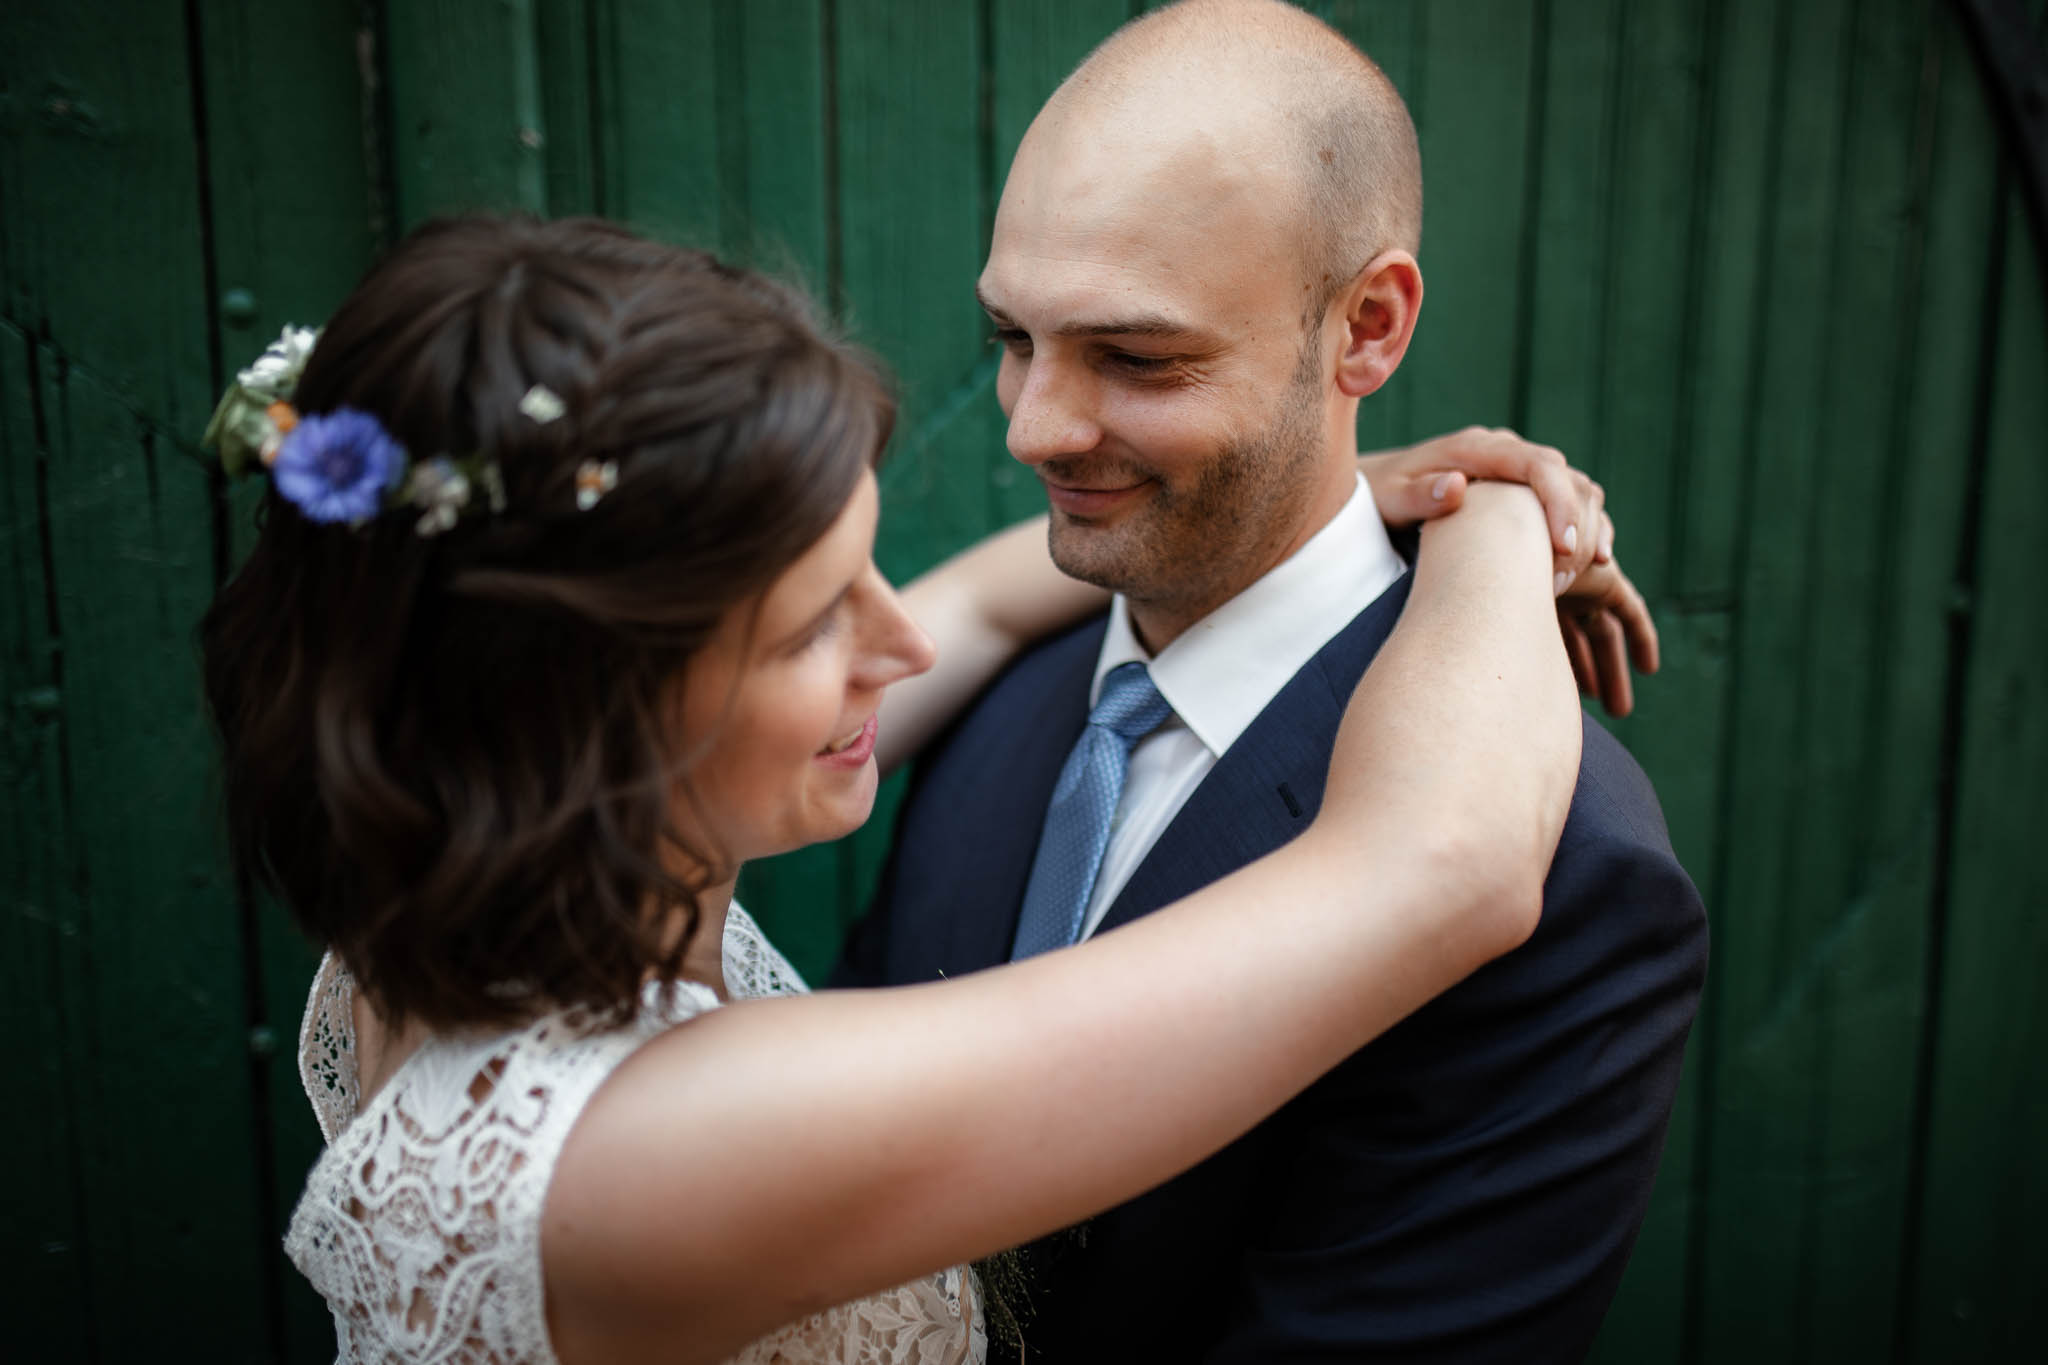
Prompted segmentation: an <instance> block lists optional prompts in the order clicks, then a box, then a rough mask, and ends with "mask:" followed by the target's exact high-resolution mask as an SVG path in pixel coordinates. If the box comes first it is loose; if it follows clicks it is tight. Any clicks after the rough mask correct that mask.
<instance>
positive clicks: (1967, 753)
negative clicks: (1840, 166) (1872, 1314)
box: [1907, 193, 2048, 1362]
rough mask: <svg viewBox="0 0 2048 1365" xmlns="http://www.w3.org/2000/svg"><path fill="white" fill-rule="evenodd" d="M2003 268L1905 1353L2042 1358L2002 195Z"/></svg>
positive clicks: (2043, 548)
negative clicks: (2039, 1355)
mask: <svg viewBox="0 0 2048 1365" xmlns="http://www.w3.org/2000/svg"><path fill="white" fill-rule="evenodd" d="M2003 197H2004V198H2005V199H2006V204H2005V205H2004V206H2003V211H2004V213H2005V220H2006V221H2005V223H2004V226H2003V238H2004V247H2005V250H2004V259H2003V261H2002V262H2001V267H2002V268H2001V271H2000V275H1999V279H2000V286H1999V290H1998V303H1997V305H1996V308H1997V329H1996V332H1995V345H1996V358H1995V360H1994V361H1993V362H1992V363H1993V364H1994V365H1995V370H1994V378H1993V383H1992V386H1991V389H1990V399H1991V405H1990V410H1989V413H1988V414H1987V415H1988V421H1987V424H1986V429H1985V433H1984V438H1985V440H1986V443H1987V445H1986V458H1985V466H1984V483H1983V495H1982V503H1981V520H1980V522H1979V527H1980V532H1981V534H1980V538H1979V539H1978V541H1977V543H1976V546H1975V553H1974V555H1973V556H1972V561H1971V564H1970V571H1971V573H1972V575H1973V581H1972V586H1973V588H1974V591H1973V592H1972V593H1971V595H1970V596H1969V597H1968V598H1967V599H1966V600H1963V601H1960V602H1959V603H1958V606H1959V607H1960V608H1962V609H1963V610H1966V611H1967V612H1968V613H1969V616H1970V621H1969V629H1968V638H1969V641H1970V650H1969V655H1968V658H1967V675H1966V682H1965V685H1964V687H1963V689H1962V691H1963V695H1964V705H1963V711H1962V715H1961V717H1960V719H1961V721H1962V734H1961V752H1960V753H1959V754H1958V755H1957V759H1958V769H1957V773H1956V793H1955V799H1956V807H1955V817H1954V818H1955V824H1954V845H1953V851H1952V856H1951V860H1950V868H1949V883H1948V888H1947V889H1948V899H1947V916H1946V920H1945V923H1944V925H1943V926H1942V927H1943V929H1944V931H1945V942H1944V945H1943V954H1942V958H1941V963H1940V965H1941V975H1940V978H1939V983H1938V988H1939V992H1940V994H1939V1000H1940V1011H1939V1014H1938V1016H1937V1018H1936V1019H1935V1021H1934V1023H1935V1029H1936V1032H1935V1035H1934V1037H1935V1048H1934V1065H1933V1067H1932V1077H1933V1093H1932V1094H1931V1095H1930V1096H1929V1097H1928V1103H1929V1105H1930V1114H1929V1131H1928V1150H1927V1181H1926V1188H1925V1194H1924V1203H1923V1208H1922V1214H1921V1221H1920V1228H1921V1237H1920V1239H1919V1242H1918V1244H1917V1246H1916V1247H1915V1252H1916V1254H1917V1258H1918V1264H1917V1266H1916V1270H1917V1275H1916V1282H1915V1283H1913V1284H1910V1285H1908V1286H1907V1290H1908V1293H1909V1294H1911V1296H1912V1299H1913V1308H1914V1310H1915V1317H1914V1321H1913V1324H1912V1327H1913V1330H1912V1333H1911V1336H1910V1338H1909V1340H1910V1346H1911V1354H1910V1356H1909V1357H1908V1358H1910V1359H1915V1360H1925V1361H1945V1362H1946V1361H1953V1362H1979V1361H1981V1362H1991V1361H2005V1360H2021V1359H2026V1358H2028V1357H2029V1356H2030V1355H2031V1354H2032V1353H2033V1352H2034V1351H2035V1349H2036V1348H2037V1347H2038V1345H2039V1343H2040V1340H2041V1328H2042V1321H2043V1314H2044V1311H2048V1310H2044V1309H2043V1308H2042V1306H2041V1297H2040V1286H2041V1284H2042V1283H2043V1281H2044V1278H2048V1254H2044V1251H2043V1245H2042V1240H2041V1236H2040V1227H2041V1223H2042V1219H2043V1218H2044V1216H2048V1171H2044V1170H2043V1167H2042V1163H2041V1153H2042V1151H2043V1150H2044V1148H2048V1095H2044V1092H2043V1089H2042V1087H2041V1086H2040V1084H2039V1083H2038V1079H2039V1076H2040V1070H2041V1061H2040V1059H2041V1056H2042V1052H2043V1049H2044V1048H2048V1007H2044V1005H2043V1003H2042V996H2041V993H2040V992H2039V991H2038V990H2037V989H2036V988H2035V983H2036V982H2037V981H2038V980H2039V979H2040V976H2041V973H2042V970H2043V967H2044V966H2048V921H2044V919H2043V917H2042V915H2041V914H2040V913H2039V911H2040V908H2041V907H2042V906H2043V905H2044V904H2048V873H2044V871H2043V863H2042V861H2041V856H2040V839H2041V830H2042V827H2043V823H2044V817H2048V776H2044V774H2048V634H2044V632H2043V631H2042V629H2041V606H2040V600H2039V598H2040V585H2041V584H2042V582H2043V581H2044V577H2043V575H2044V573H2048V537H2044V536H2043V535H2042V533H2041V528H2040V526H2039V523H2038V518H2039V516H2040V515H2041V510H2042V509H2043V508H2044V507H2048V477H2044V469H2043V463H2042V459H2041V452H2042V448H2043V441H2042V432H2043V431H2044V430H2048V391H2044V389H2043V387H2042V382H2041V376H2042V373H2043V371H2044V370H2048V327H2044V325H2043V316H2042V310H2041V308H2040V307H2039V301H2040V299H2041V297H2042V288H2043V280H2042V272H2041V266H2040V263H2039V262H2038V261H2035V260H2032V259H2030V251H2029V248H2028V247H2027V245H2026V236H2027V234H2026V231H2025V225H2024V222H2023V220H2022V217H2021V212H2020V209H2019V205H2018V200H2017V196H2016V195H2013V194H2010V193H2008V194H2007V195H2006V196H2003Z"/></svg>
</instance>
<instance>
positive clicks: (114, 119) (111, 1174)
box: [0, 5, 269, 1359]
mask: <svg viewBox="0 0 2048 1365" xmlns="http://www.w3.org/2000/svg"><path fill="white" fill-rule="evenodd" d="M185 18H186V16H185V14H184V12H182V11H180V10H177V9H167V8H165V7H163V6H144V5H123V6H119V7H116V8H115V9H114V10H112V11H110V10H109V9H108V8H107V7H104V6H103V7H82V6H69V7H61V6H60V7H42V6H39V7H15V8H14V9H11V10H9V11H8V12H7V13H6V15H5V16H4V19H0V24H4V28H0V85H4V87H5V88H6V89H7V90H8V91H10V92H20V95H21V97H22V98H24V99H25V100H27V101H30V102H31V104H30V106H29V107H32V108H34V109H35V110H36V111H37V113H36V116H34V117H31V118H26V119H23V120H22V121H20V122H19V123H15V124H13V125H11V126H10V128H9V129H8V141H9V143H10V144H11V150H10V153H9V157H8V162H7V168H8V175H9V180H8V183H7V186H6V194H7V196H8V200H9V203H10V205H13V204H24V205H29V206H32V209H33V214H32V216H24V217H23V218H20V219H17V218H15V217H14V216H13V214H12V213H10V219H9V231H8V273H9V287H8V298H9V307H10V308H11V309H15V308H18V309H20V310H21V311H22V313H23V314H25V315H26V316H27V317H28V318H32V319H34V321H33V323H32V324H31V328H32V330H33V331H34V332H35V333H36V334H38V337H39V344H38V345H37V346H36V347H35V348H34V351H33V355H34V369H35V378H34V381H33V383H32V385H31V386H30V390H31V392H32V394H33V397H34V402H35V405H36V408H37V411H38V413H39V414H40V416H39V421H38V423H37V425H38V427H39V429H40V435H39V439H38V442H37V444H38V446H39V448H40V449H41V451H43V452H44V457H45V463H44V470H45V475H44V482H43V484H42V488H41V493H42V498H43V516H44V518H45V519H46V520H45V524H46V526H47V537H48V539H47V551H46V565H47V584H48V592H49V594H50V598H49V600H50V601H51V602H52V603H53V610H51V612H50V617H49V619H50V626H49V630H50V638H51V642H52V644H53V645H60V646H61V654H60V655H58V656H56V657H57V659H58V662H57V663H56V664H55V666H54V668H53V670H52V674H51V676H52V681H53V685H54V687H55V689H56V695H55V697H54V699H53V700H51V701H50V702H49V703H48V705H49V706H50V707H54V708H55V713H54V715H55V718H54V721H52V722H51V723H53V724H54V725H55V726H56V727H57V731H56V732H57V734H58V736H59V737H60V740H61V769H60V776H61V781H62V783H63V786H64V795H63V798H62V800H61V801H60V803H59V805H58V807H57V810H58V811H61V812H63V814H62V815H61V816H60V819H61V822H62V823H61V824H59V825H54V826H51V827H50V828H51V832H53V833H59V832H61V833H62V834H63V835H64V836H65V837H66V839H67V843H66V844H65V845H64V846H62V847H60V848H57V849H53V850H51V852H52V854H53V855H54V856H55V857H57V858H61V859H62V861H63V863H64V864H65V866H66V873H67V875H68V876H69V877H71V878H73V879H74V886H75V888H76V890H75V894H76V897H77V907H78V909H77V918H76V921H75V924H76V934H77V939H76V945H77V946H76V950H75V955H73V954H70V953H67V954H65V955H62V956H60V957H59V958H58V959H57V961H56V962H55V964H54V965H55V966H56V968H57V969H58V972H59V975H58V976H57V978H56V979H55V980H53V981H50V982H48V983H46V985H45V986H44V988H43V990H44V992H46V994H43V995H41V996H40V998H39V1000H38V1005H37V1007H38V1008H43V1009H53V1010H55V1011H56V1014H55V1017H56V1018H58V1019H60V1020H63V1021H66V1022H65V1024H64V1028H65V1031H66V1033H67V1035H68V1036H67V1038H66V1045H67V1047H68V1048H69V1055H67V1056H66V1057H65V1058H64V1060H63V1065H64V1066H65V1067H66V1069H67V1070H68V1071H70V1072H72V1073H73V1074H74V1075H75V1076H76V1078H77V1079H76V1082H75V1084H76V1090H75V1092H74V1093H75V1095H76V1115H77V1130H76V1133H75V1152H76V1156H75V1160H76V1162H77V1163H78V1169H79V1171H80V1174H81V1178H80V1180H79V1183H78V1189H79V1191H81V1192H82V1199H81V1208H82V1212H83V1218H82V1220H81V1227H80V1232H81V1236H80V1240H79V1250H80V1259H81V1261H82V1263H83V1265H84V1267H85V1271H84V1283H85V1285H86V1289H87V1295H88V1302H87V1303H86V1304H85V1305H84V1307H83V1312H82V1314H81V1316H80V1318H79V1319H78V1320H77V1321H74V1322H71V1323H68V1324H62V1325H61V1326H62V1327H63V1329H64V1330H65V1331H68V1332H69V1333H70V1334H71V1340H72V1345H71V1349H69V1350H63V1349H60V1350H59V1351H57V1352H56V1355H57V1356H59V1357H69V1358H76V1357H77V1356H78V1355H79V1354H82V1353H87V1352H90V1353H95V1354H97V1355H98V1356H100V1357H101V1358H105V1359H138V1358H147V1357H148V1356H150V1355H151V1354H154V1353H157V1352H159V1351H160V1350H161V1346H162V1343H163V1342H164V1341H174V1342H177V1343H179V1344H180V1347H181V1348H182V1349H185V1350H188V1351H193V1352H197V1353H199V1354H203V1355H206V1356H208V1357H209V1358H213V1359H250V1358H256V1357H259V1356H260V1355H262V1354H263V1353H265V1352H266V1351H267V1349H268V1345H269V1341H268V1333H267V1331H266V1328H265V1326H264V1317H265V1310H264V1307H263V1303H264V1283H265V1277H264V1269H263V1261H264V1252H263V1250H262V1249H261V1248H260V1247H259V1241H260V1240H263V1239H267V1231H266V1230H265V1229H264V1227H263V1225H262V1219H261V1217H260V1214H259V1209H260V1205H261V1198H260V1193H259V1190H258V1182H257V1181H256V1179H255V1178H254V1177H253V1175H252V1173H251V1170H250V1163H249V1162H247V1161H246V1160H234V1159H223V1154H232V1153H242V1152H246V1151H247V1150H248V1149H249V1146H250V1143H251V1139H252V1136H253V1134H254V1132H255V1131H256V1129H255V1124H254V1117H253V1111H252V1108H251V1098H250V1081H251V1075H250V1068H249V1064H248V1059H247V1050H246V1037H247V1029H246V1003H245V1000H244V998H243V979H242V970H241V965H242V964H241V943H240V941H239V925H238V922H237V916H236V913H235V909H234V900H233V896H232V894H231V892H230V890H229V888H228V887H227V886H226V885H225V878H224V876H223V869H222V866H221V863H220V858H219V850H218V845H217V843H216V841H215V839H214V837H213V836H214V829H213V818H212V812H211V807H210V805H209V804H208V803H206V802H204V801H202V800H197V799H195V793H200V792H203V791H205V789H206V776H205V775H206V773H207V771H208V753H207V749H208V745H207V738H206V734H205V729H204V725H203V722H202V720H201V718H200V711H199V707H198V700H197V695H196V685H195V684H196V676H195V669H194V661H193V658H192V651H191V647H190V629H191V623H192V621H193V620H194V619H196V616H197V614H198V611H199V609H200V607H201V606H202V605H203V604H204V602H205V600H206V597H207V595H208V592H209V591H210V587H211V580H212V573H213V562H212V553H213V552H212V546H213V522H212V517H213V506H212V503H213V500H212V497H211V493H210V490H209V488H208V483H207V479H206V477H205V475H204V474H203V472H202V471H201V469H200V468H199V466H198V465H197V464H196V463H195V462H194V461H192V460H191V459H189V458H188V457H187V455H186V453H185V451H184V448H183V447H182V445H181V442H182V439H183V433H186V432H188V431H192V430H196V429H197V427H198V426H200V425H201V424H203V422H204V420H205V415H206V411H207V408H208V406H209V402H210V397H211V395H210V393H209V390H210V388H211V382H210V370H211V358H210V355H209V348H208V344H207V338H208V307H209V304H210V302H211V300H209V299H208V297H207V295H206V291H205V287H204V281H205V276H206V271H205V258H204V254H203V246H202V242H203V230H204V224H205V222H206V213H205V204H204V203H203V201H202V199H201V196H200V193H199V186H200V165H201V162H200V158H199V151H200V147H199V140H198V129H197V127H196V123H195V110H196V108H197V105H198V102H197V101H196V100H195V91H194V88H193V85H192V73H191V71H190V69H189V68H188V65H187V62H188V58H189V56H190V53H191V48H192V44H191V42H190V36H191V35H189V34H188V33H187V31H186V29H185ZM46 714H48V713H47V712H46ZM138 1124H139V1125H141V1128H138ZM144 1129H146V1132H143V1131H142V1130H144ZM22 1169H27V1168H26V1167H23V1168H22ZM221 1304H234V1305H241V1306H246V1308H245V1310H244V1311H237V1312H233V1313H223V1312H221V1311H220V1308H219V1306H220V1305H221ZM31 1311H33V1312H40V1311H42V1306H41V1305H34V1306H32V1307H31Z"/></svg>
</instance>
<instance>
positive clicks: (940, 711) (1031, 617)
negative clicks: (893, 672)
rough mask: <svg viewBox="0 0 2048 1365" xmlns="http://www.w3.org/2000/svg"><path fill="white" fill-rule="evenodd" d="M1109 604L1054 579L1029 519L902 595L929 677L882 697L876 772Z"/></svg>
mask: <svg viewBox="0 0 2048 1365" xmlns="http://www.w3.org/2000/svg"><path fill="white" fill-rule="evenodd" d="M1108 601H1109V594H1108V593H1106V592H1104V591H1103V590H1102V589H1100V588H1095V587H1090V586H1089V585H1088V584H1086V583H1080V582H1076V581H1075V580H1074V579H1071V578H1069V577H1067V576H1066V575H1065V574H1063V573H1061V572H1060V571H1059V569H1058V568H1057V567H1056V566H1055V565H1054V564H1053V562H1052V556H1051V555H1050V554H1049V553H1048V552H1047V550H1046V519H1045V518H1044V517H1034V518H1032V519H1031V520H1030V521H1024V522H1019V523H1018V524H1017V525H1015V526H1012V527H1010V528H1008V529H1007V530H1003V531H998V532H996V533H995V534H994V535H991V536H989V537H987V538H986V539H984V540H982V541H979V542H977V543H976V544H974V545H972V546H970V547H968V548H967V549H966V550H963V551H961V552H960V553H959V554H957V555H955V556H953V558H951V559H949V560H947V561H946V562H945V563H943V564H940V565H939V566H937V567H936V568H934V569H931V570H929V571H928V572H926V573H924V574H922V575H920V576H919V577H917V578H916V579H914V580H913V581H912V582H911V583H910V584H909V585H908V586H907V587H905V588H904V589H903V602H904V605H905V606H906V607H908V608H909V610H910V614H911V615H912V616H913V617H914V618H915V619H916V620H917V623H918V624H919V625H921V626H923V627H924V629H925V631H926V632H927V633H928V634H929V635H930V636H931V637H932V643H933V644H934V645H935V646H937V655H938V658H937V662H936V663H934V664H933V666H932V668H931V669H930V671H928V672H926V673H924V674H921V675H920V676H918V677H915V678H909V679H906V680H905V681H903V682H899V683H897V684H895V685H894V686H893V687H891V688H890V689H889V692H888V695H887V697H886V698H885V699H884V701H883V703H882V712H881V725H880V728H879V732H878V735H877V739H876V752H877V761H878V762H879V763H880V764H881V768H882V771H883V772H885V773H886V772H888V771H889V770H890V769H891V768H893V767H895V766H896V765H897V764H898V763H901V762H903V761H904V760H905V759H907V758H909V757H910V756H911V755H912V754H914V753H916V752H917V750H918V749H919V748H920V747H921V746H922V745H923V744H924V743H925V741H927V740H929V739H930V738H931V737H932V736H933V735H935V734H937V733H938V732H939V731H940V730H941V729H943V728H944V727H945V725H946V723H947V722H948V721H949V720H951V719H952V718H953V716H954V715H955V713H957V712H958V711H959V710H960V708H961V707H963V706H965V705H966V704H967V703H968V702H969V701H971V700H972V699H973V697H974V695H975V693H977V692H978V691H980V690H981V688H982V686H983V685H984V684H986V683H987V682H988V680H989V679H990V678H992V677H994V676H995V674H996V673H997V672H998V671H999V670H1000V669H1001V668H1002V667H1003V665H1004V664H1006V663H1008V662H1009V661H1010V660H1011V659H1012V658H1014V657H1015V656H1016V655H1017V653H1018V652H1019V651H1020V650H1022V649H1023V648H1025V647H1026V646H1027V645H1029V644H1031V643H1032V642H1033V641H1035V640H1038V639H1040V638H1042V637H1043V636H1045V635H1048V634H1050V633H1051V632H1053V631H1055V630H1058V629H1059V628H1060V627H1062V626H1065V625H1068V624H1070V623H1071V622H1074V621H1078V620H1080V619H1081V618H1082V617H1083V616H1086V615H1087V614H1088V613H1089V612H1091V611H1095V610H1098V609H1100V608H1101V607H1102V606H1103V605H1105V604H1106V603H1107V602H1108Z"/></svg>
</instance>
